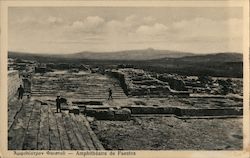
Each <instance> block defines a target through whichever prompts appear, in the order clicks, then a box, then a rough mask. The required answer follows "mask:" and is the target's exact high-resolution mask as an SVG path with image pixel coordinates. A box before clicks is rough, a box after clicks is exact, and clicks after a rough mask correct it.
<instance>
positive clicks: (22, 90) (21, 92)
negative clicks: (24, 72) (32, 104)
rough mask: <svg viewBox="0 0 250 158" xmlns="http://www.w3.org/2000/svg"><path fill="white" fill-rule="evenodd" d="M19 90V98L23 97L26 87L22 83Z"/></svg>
mask: <svg viewBox="0 0 250 158" xmlns="http://www.w3.org/2000/svg"><path fill="white" fill-rule="evenodd" d="M17 92H18V100H19V99H23V93H24V88H23V86H22V85H20V87H19V88H18V89H17Z"/></svg>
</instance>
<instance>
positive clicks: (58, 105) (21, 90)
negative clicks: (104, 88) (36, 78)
mask: <svg viewBox="0 0 250 158" xmlns="http://www.w3.org/2000/svg"><path fill="white" fill-rule="evenodd" d="M17 92H18V100H20V99H21V100H22V99H23V94H24V88H23V86H22V85H20V87H19V88H18V89H17ZM108 93H109V96H108V100H110V99H113V96H112V94H113V93H112V89H111V88H109V89H108ZM61 102H62V101H61V98H60V96H57V98H56V112H57V113H58V112H59V111H60V112H61Z"/></svg>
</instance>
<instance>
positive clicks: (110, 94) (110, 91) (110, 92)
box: [108, 88, 113, 100]
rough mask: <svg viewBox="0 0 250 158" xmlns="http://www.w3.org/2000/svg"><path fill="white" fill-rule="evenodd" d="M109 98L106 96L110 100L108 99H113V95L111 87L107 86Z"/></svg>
mask: <svg viewBox="0 0 250 158" xmlns="http://www.w3.org/2000/svg"><path fill="white" fill-rule="evenodd" d="M108 91H109V98H108V100H110V99H113V97H112V89H111V88H109V90H108Z"/></svg>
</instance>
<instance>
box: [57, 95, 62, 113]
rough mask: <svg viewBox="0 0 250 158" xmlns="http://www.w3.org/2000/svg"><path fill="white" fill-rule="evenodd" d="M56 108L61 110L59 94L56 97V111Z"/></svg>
mask: <svg viewBox="0 0 250 158" xmlns="http://www.w3.org/2000/svg"><path fill="white" fill-rule="evenodd" d="M58 110H60V112H61V99H60V96H57V98H56V112H57V113H58Z"/></svg>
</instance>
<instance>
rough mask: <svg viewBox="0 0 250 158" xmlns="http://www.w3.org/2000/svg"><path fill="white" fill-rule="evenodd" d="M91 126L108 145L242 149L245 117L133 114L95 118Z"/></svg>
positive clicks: (143, 147) (164, 148) (121, 148)
mask: <svg viewBox="0 0 250 158" xmlns="http://www.w3.org/2000/svg"><path fill="white" fill-rule="evenodd" d="M91 127H92V129H93V130H94V132H95V133H96V134H97V136H98V138H99V140H100V141H101V142H102V144H103V146H104V147H105V149H113V150H119V149H120V150H240V149H242V147H243V133H242V119H239V118H237V119H186V120H185V119H178V118H175V117H152V116H148V117H134V118H133V119H132V120H131V121H94V122H92V123H91Z"/></svg>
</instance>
